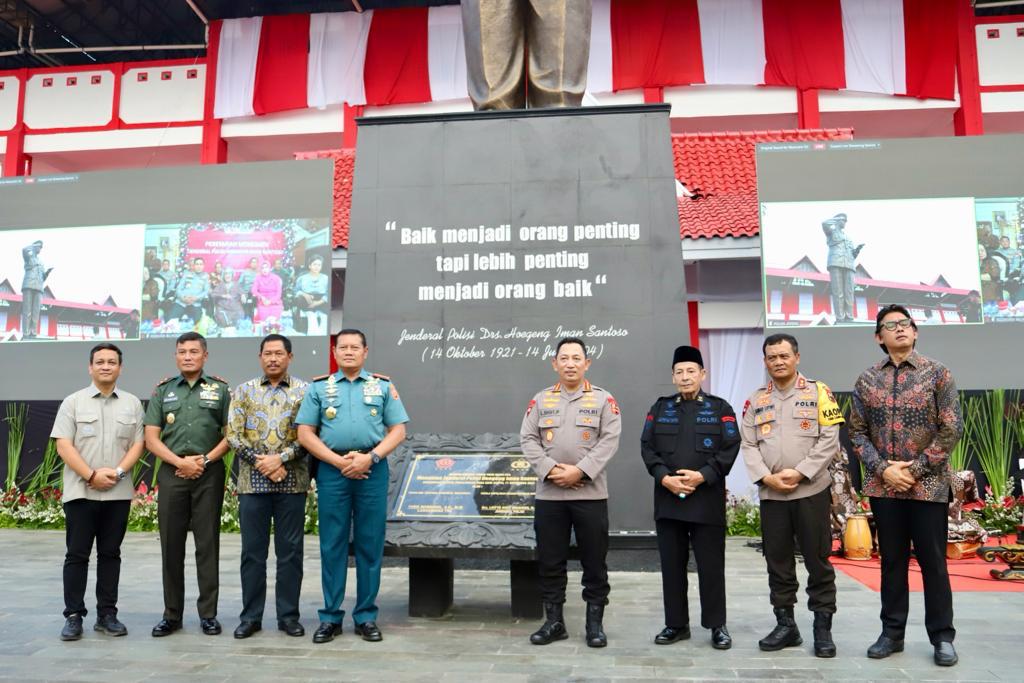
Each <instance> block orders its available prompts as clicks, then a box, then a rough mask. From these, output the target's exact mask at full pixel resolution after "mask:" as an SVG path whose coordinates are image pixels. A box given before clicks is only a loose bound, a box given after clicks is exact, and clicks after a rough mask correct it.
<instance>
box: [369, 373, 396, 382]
mask: <svg viewBox="0 0 1024 683" xmlns="http://www.w3.org/2000/svg"><path fill="white" fill-rule="evenodd" d="M370 375H372V376H373V377H376V378H377V379H382V380H384V381H385V382H390V381H391V378H390V377H388V376H387V375H382V374H380V373H379V372H371V373H370Z"/></svg>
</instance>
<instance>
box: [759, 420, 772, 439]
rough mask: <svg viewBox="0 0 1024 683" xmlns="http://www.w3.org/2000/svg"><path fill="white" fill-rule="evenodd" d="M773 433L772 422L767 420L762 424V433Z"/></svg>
mask: <svg viewBox="0 0 1024 683" xmlns="http://www.w3.org/2000/svg"><path fill="white" fill-rule="evenodd" d="M771 433H772V424H771V423H770V422H765V423H764V424H763V425H761V434H763V435H764V436H768V435H769V434H771Z"/></svg>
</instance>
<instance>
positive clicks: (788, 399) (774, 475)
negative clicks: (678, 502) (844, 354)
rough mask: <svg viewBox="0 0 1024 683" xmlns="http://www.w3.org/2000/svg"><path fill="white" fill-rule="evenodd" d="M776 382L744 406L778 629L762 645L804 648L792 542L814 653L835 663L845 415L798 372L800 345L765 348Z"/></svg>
mask: <svg viewBox="0 0 1024 683" xmlns="http://www.w3.org/2000/svg"><path fill="white" fill-rule="evenodd" d="M762 351H763V352H764V364H765V367H766V368H767V369H768V374H769V375H770V376H771V381H770V382H768V384H767V385H766V386H763V387H761V388H759V389H758V390H757V391H755V392H754V393H753V394H752V395H751V396H750V398H749V399H748V400H747V402H746V405H744V407H743V420H742V424H741V425H740V435H741V436H742V438H743V441H742V445H741V448H740V450H741V452H742V453H743V460H744V461H745V462H746V464H747V472H748V473H749V474H750V480H751V481H753V482H754V483H756V484H757V485H758V486H759V487H760V488H759V491H758V494H759V496H760V498H761V536H762V539H763V541H764V559H765V562H766V563H767V564H768V586H769V588H770V590H771V603H772V607H774V609H775V617H776V620H777V625H776V626H775V629H774V630H773V631H772V632H771V633H770V634H769V635H768V636H766V637H765V638H763V639H761V640H760V641H759V642H758V646H759V647H760V648H761V649H762V650H765V651H769V652H770V651H775V650H781V649H782V648H785V647H791V646H795V645H800V644H801V643H802V642H803V640H802V639H801V637H800V631H799V629H798V628H797V626H796V622H795V621H794V619H793V606H794V605H795V604H796V594H797V590H798V589H799V587H800V586H799V584H798V583H797V578H796V561H795V559H794V551H795V548H794V547H793V538H794V536H795V537H796V538H797V540H798V542H799V543H800V552H801V553H802V554H803V557H804V565H805V566H806V567H807V574H808V577H807V606H808V608H809V609H810V610H811V611H812V612H813V613H814V654H815V655H816V656H818V657H835V655H836V646H835V643H834V642H833V641H832V615H833V614H834V613H835V611H836V575H835V570H833V569H832V564H831V563H830V562H829V559H828V558H829V555H830V554H831V552H832V533H831V523H830V519H829V509H830V506H831V503H832V498H831V491H830V489H829V486H830V484H831V483H832V473H831V470H830V468H829V465H830V464H831V463H832V461H833V458H834V457H835V456H836V454H837V453H838V452H839V425H840V424H841V423H842V422H843V415H842V412H841V411H840V410H839V406H838V405H836V402H835V398H834V397H833V396H832V392H831V391H830V390H829V388H828V387H827V386H825V384H824V383H822V382H816V381H814V380H810V379H807V378H806V377H804V376H803V375H802V374H800V373H799V372H798V371H797V366H798V365H799V364H800V352H799V345H798V343H797V340H796V339H795V338H794V337H792V336H790V335H788V334H775V335H772V336H770V337H768V338H767V339H765V341H764V344H763V345H762Z"/></svg>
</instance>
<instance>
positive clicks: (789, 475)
mask: <svg viewBox="0 0 1024 683" xmlns="http://www.w3.org/2000/svg"><path fill="white" fill-rule="evenodd" d="M803 479H804V475H802V474H800V472H799V471H797V470H795V469H793V468H792V467H787V468H786V469H784V470H780V471H778V472H776V473H774V474H769V475H766V476H765V477H764V478H763V479H761V483H762V484H764V485H765V486H767V487H768V488H770V489H772V490H773V491H778V492H779V493H792V492H793V491H795V490H796V487H797V486H798V485H799V484H800V482H801V481H803Z"/></svg>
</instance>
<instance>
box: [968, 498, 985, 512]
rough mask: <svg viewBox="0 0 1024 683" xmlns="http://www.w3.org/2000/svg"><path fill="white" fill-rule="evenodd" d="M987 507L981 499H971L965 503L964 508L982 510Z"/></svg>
mask: <svg viewBox="0 0 1024 683" xmlns="http://www.w3.org/2000/svg"><path fill="white" fill-rule="evenodd" d="M984 507H985V504H984V503H982V502H981V501H980V500H975V501H971V502H970V503H964V510H981V509H982V508H984Z"/></svg>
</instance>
